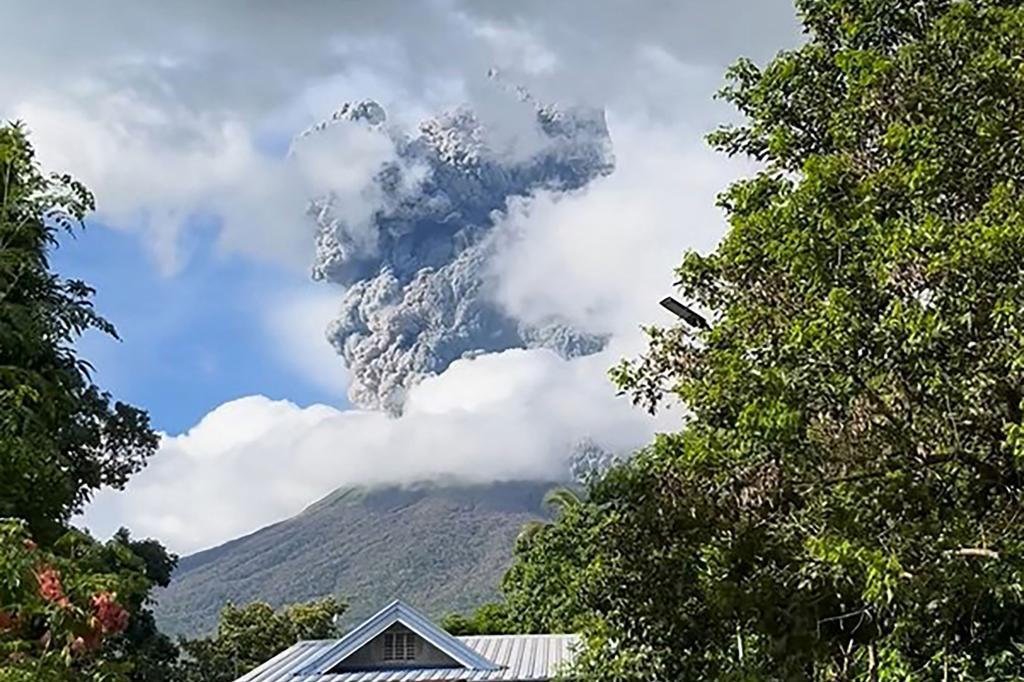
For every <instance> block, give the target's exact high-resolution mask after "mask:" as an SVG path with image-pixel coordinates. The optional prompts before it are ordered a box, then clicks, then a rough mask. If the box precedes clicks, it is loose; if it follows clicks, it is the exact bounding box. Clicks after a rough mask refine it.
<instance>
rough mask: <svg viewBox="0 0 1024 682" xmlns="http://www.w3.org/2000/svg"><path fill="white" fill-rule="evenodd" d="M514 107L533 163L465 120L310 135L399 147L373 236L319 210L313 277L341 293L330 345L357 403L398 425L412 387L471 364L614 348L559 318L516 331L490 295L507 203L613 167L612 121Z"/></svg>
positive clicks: (357, 111) (339, 120)
mask: <svg viewBox="0 0 1024 682" xmlns="http://www.w3.org/2000/svg"><path fill="white" fill-rule="evenodd" d="M509 104H510V106H511V107H519V108H520V109H521V111H518V112H517V111H512V112H511V113H512V114H513V115H522V116H528V117H530V118H529V121H528V123H529V126H530V128H532V130H531V131H530V132H531V133H532V139H531V140H530V144H528V145H526V146H527V148H528V151H527V152H525V153H517V154H515V155H512V154H510V153H508V151H507V150H502V151H496V150H500V149H502V147H501V144H500V143H497V138H495V137H494V136H492V135H490V134H489V132H488V128H486V127H485V126H484V125H483V124H482V123H481V121H480V120H479V118H478V117H477V116H476V115H474V113H473V112H472V111H470V110H469V109H466V108H460V109H457V110H455V111H453V112H450V113H447V114H445V115H442V116H439V117H437V118H435V119H432V120H429V121H426V122H424V123H422V124H421V125H420V127H419V130H418V131H417V132H415V133H413V134H409V133H406V132H404V131H401V130H399V129H396V128H393V127H390V126H389V125H388V121H387V116H386V113H385V111H384V109H383V108H382V107H380V106H379V105H378V104H376V103H375V102H372V101H366V102H362V103H359V104H354V105H346V106H344V107H342V108H341V109H339V110H338V112H336V113H335V114H334V115H333V116H332V117H331V119H330V120H329V121H326V122H324V123H322V124H319V125H318V126H315V127H314V128H312V129H310V130H309V131H307V132H306V133H304V136H307V137H310V138H311V139H309V140H307V141H306V142H305V143H315V141H316V140H315V137H314V136H315V135H317V134H318V133H321V132H323V131H324V130H326V129H328V128H330V127H331V126H336V125H362V126H367V127H369V128H370V129H371V130H373V131H374V132H375V133H378V134H381V135H386V136H388V137H389V139H390V140H391V142H392V143H393V144H394V148H395V159H394V160H393V161H391V162H388V163H385V164H384V165H383V166H382V167H381V168H380V170H379V172H378V173H377V174H376V176H375V177H374V179H373V183H372V186H373V197H374V200H375V207H374V210H373V211H372V215H371V216H370V219H369V224H368V225H359V226H355V225H350V224H348V223H346V222H345V220H344V219H342V218H341V217H339V216H340V215H341V214H342V213H343V211H342V210H340V209H341V208H342V207H339V206H338V205H337V198H336V197H334V196H332V195H330V194H326V195H324V196H320V197H317V198H315V199H314V200H313V201H312V202H311V206H310V213H311V215H312V216H313V218H314V221H315V226H316V246H317V251H316V259H315V262H314V264H313V277H314V278H315V279H318V280H325V281H328V282H333V283H335V284H339V285H342V286H343V287H344V291H345V293H344V296H343V298H342V301H341V305H340V309H339V313H338V316H337V318H336V319H335V320H334V321H333V322H332V323H331V324H330V326H329V329H328V330H327V336H328V339H329V341H330V342H331V344H332V345H333V346H334V347H335V348H336V349H337V351H338V352H339V354H340V355H341V356H342V358H343V360H344V362H345V364H346V366H347V367H348V369H349V371H350V373H351V377H352V383H351V387H350V389H349V399H350V400H351V401H352V403H353V404H355V405H357V406H360V407H363V408H368V409H383V410H387V411H389V412H391V413H394V414H397V413H400V412H401V407H402V403H403V400H404V396H405V393H406V391H407V390H408V389H409V388H410V387H411V386H412V385H414V384H415V383H416V382H418V381H420V380H421V379H423V378H424V377H427V376H430V375H434V374H438V373H441V372H443V371H444V370H445V369H446V368H447V367H448V366H449V365H450V364H451V363H452V362H454V361H455V360H458V359H459V358H462V357H466V356H470V355H473V354H479V353H486V352H496V351H502V350H506V349H509V348H531V347H545V348H551V349H553V350H555V351H556V352H558V353H559V354H561V355H562V356H564V357H573V356H579V355H586V354H590V353H595V352H597V351H599V350H600V349H601V348H602V347H603V346H604V343H605V339H604V338H602V337H599V336H595V335H592V334H588V333H586V332H584V331H581V330H577V329H573V328H572V327H570V326H569V325H567V324H566V323H565V321H563V320H560V319H556V318H552V319H550V320H545V321H544V322H543V323H541V324H537V323H533V324H526V323H524V322H522V321H520V320H517V319H514V318H513V317H510V316H509V315H508V314H507V313H506V312H505V311H503V310H502V309H501V308H500V307H499V306H498V305H497V304H496V303H495V302H494V301H493V300H492V298H491V297H490V296H489V295H488V291H487V277H486V273H487V267H488V262H489V260H490V258H491V257H492V255H493V253H494V249H495V248H496V240H495V239H494V230H495V226H496V224H497V223H498V222H499V221H500V218H501V216H502V214H503V212H504V211H505V210H506V209H507V205H508V202H509V200H510V199H515V198H521V197H529V196H530V195H532V194H533V193H534V192H537V191H538V190H549V191H556V192H571V191H574V190H578V189H580V188H582V187H584V186H585V185H587V184H588V183H589V182H591V181H592V180H594V179H595V178H597V177H600V176H602V175H606V174H608V173H610V172H612V170H613V168H614V158H613V155H612V151H611V141H610V138H609V135H608V130H607V127H606V125H605V120H604V113H603V112H602V111H600V110H593V109H587V108H579V107H574V108H558V107H553V106H540V105H538V104H536V103H535V102H534V101H532V100H531V99H530V98H529V97H528V96H520V97H518V98H517V99H516V100H515V101H512V102H510V103H509ZM492 142H493V143H492ZM519 149H520V152H521V149H522V146H520V147H519Z"/></svg>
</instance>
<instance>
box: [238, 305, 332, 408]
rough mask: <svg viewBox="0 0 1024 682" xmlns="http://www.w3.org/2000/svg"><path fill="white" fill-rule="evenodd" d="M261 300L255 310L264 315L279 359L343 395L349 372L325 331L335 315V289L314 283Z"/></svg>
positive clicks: (327, 388)
mask: <svg viewBox="0 0 1024 682" xmlns="http://www.w3.org/2000/svg"><path fill="white" fill-rule="evenodd" d="M262 303H263V305H261V306H260V312H258V313H257V314H260V315H262V316H263V317H264V326H265V328H266V330H267V332H268V334H269V335H270V338H271V341H272V343H273V345H274V350H275V352H276V354H277V357H278V358H279V361H280V362H281V363H282V364H284V365H286V366H290V367H292V368H293V369H295V370H297V371H298V372H299V373H300V375H301V376H303V377H305V378H306V380H307V381H309V382H310V383H312V384H314V385H316V386H320V387H321V388H324V389H326V390H328V391H330V392H332V393H334V394H335V395H338V396H343V395H345V391H346V390H347V389H348V384H349V375H348V372H346V371H345V367H344V364H343V362H342V360H341V358H340V357H339V356H338V353H337V351H335V350H334V348H333V347H332V346H331V344H330V343H329V342H328V341H327V334H326V331H325V330H326V329H327V325H328V324H329V323H330V321H331V320H333V319H334V317H335V316H336V315H337V312H338V292H337V291H336V290H335V289H334V288H333V287H328V286H326V285H313V286H309V287H303V288H301V289H295V290H292V291H288V292H283V293H279V294H275V295H273V296H271V297H270V299H269V300H265V301H263V302H262Z"/></svg>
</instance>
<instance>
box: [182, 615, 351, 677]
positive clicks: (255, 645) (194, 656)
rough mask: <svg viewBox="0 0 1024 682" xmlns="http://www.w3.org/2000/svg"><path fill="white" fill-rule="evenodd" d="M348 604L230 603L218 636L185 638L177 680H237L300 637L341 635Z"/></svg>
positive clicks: (218, 630)
mask: <svg viewBox="0 0 1024 682" xmlns="http://www.w3.org/2000/svg"><path fill="white" fill-rule="evenodd" d="M346 606H347V605H346V604H345V603H344V602H341V601H338V600H336V599H334V598H333V597H327V598H325V599H321V600H317V601H311V602H308V603H304V604H296V605H293V606H289V607H287V608H285V609H283V610H281V611H274V609H273V608H271V607H270V606H269V605H268V604H265V603H262V602H255V603H252V604H249V605H247V606H243V607H241V608H239V607H235V606H233V605H231V604H228V605H226V606H225V607H224V609H223V610H222V611H221V614H220V623H219V625H218V626H217V632H216V634H215V635H214V636H212V637H207V638H204V639H196V640H182V642H181V649H182V652H183V654H184V656H183V660H182V663H181V666H180V672H179V674H178V676H177V677H176V678H175V679H177V680H182V681H183V682H233V680H235V679H237V678H238V677H240V676H242V675H244V674H245V673H247V672H249V671H250V670H252V669H253V668H255V667H257V666H259V665H260V664H262V663H264V662H266V661H268V660H270V659H271V658H273V657H274V656H276V655H277V654H278V653H280V652H281V651H283V650H284V649H287V648H288V647H289V646H291V645H292V644H294V643H296V642H297V641H299V640H303V639H328V638H331V637H336V636H337V635H338V633H337V631H336V629H335V621H336V619H337V617H338V616H340V615H341V614H342V613H344V611H345V609H346Z"/></svg>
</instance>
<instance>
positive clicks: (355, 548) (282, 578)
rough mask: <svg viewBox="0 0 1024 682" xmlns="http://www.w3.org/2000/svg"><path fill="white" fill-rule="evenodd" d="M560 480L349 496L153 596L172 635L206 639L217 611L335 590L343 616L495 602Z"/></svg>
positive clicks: (202, 560) (359, 491) (188, 560)
mask: <svg viewBox="0 0 1024 682" xmlns="http://www.w3.org/2000/svg"><path fill="white" fill-rule="evenodd" d="M554 485H557V484H555V483H541V482H513V483H495V484H486V485H439V484H421V485H415V486H411V487H406V488H398V487H386V488H375V489H364V488H345V489H340V490H337V491H335V492H334V493H332V494H330V495H328V496H327V497H325V498H324V499H322V500H320V501H318V502H316V503H314V504H312V505H310V506H309V507H308V508H307V509H306V510H304V511H303V512H302V513H300V514H298V515H297V516H294V517H292V518H290V519H286V520H284V521H281V522H279V523H276V524H274V525H272V526H268V527H266V528H263V529H261V530H258V531H256V532H255V533H252V534H251V535H247V536H245V537H241V538H238V539H236V540H232V541H230V542H227V543H225V544H223V545H220V546H218V547H214V548H211V549H208V550H204V551H202V552H198V553H196V554H193V555H191V556H187V557H184V558H183V559H182V560H181V563H180V565H179V567H178V569H177V571H176V572H175V575H174V579H173V582H172V583H171V585H170V586H169V587H168V588H167V589H166V590H161V591H160V593H159V594H158V595H157V597H158V599H159V604H158V606H157V608H156V615H157V619H158V621H159V623H160V626H161V628H162V629H164V630H165V631H166V632H169V633H173V634H188V635H195V634H199V633H205V632H208V631H210V630H211V629H212V628H213V627H214V626H215V625H216V622H217V614H218V612H219V611H220V608H221V606H222V605H223V604H224V603H225V602H227V601H232V602H234V603H236V604H242V603H247V602H250V601H253V600H263V601H267V602H269V603H271V604H272V605H274V606H279V605H282V604H289V603H294V602H298V601H304V600H307V599H312V598H314V597H318V596H323V595H327V594H340V595H343V596H345V597H347V598H348V599H349V600H350V602H351V607H350V611H349V613H348V614H346V620H348V621H355V620H357V619H359V618H361V617H364V616H367V615H370V614H371V613H372V612H373V611H374V610H376V609H377V608H379V607H380V606H382V605H383V604H385V603H386V602H388V601H389V600H391V599H393V598H401V599H404V600H406V601H408V602H409V603H411V604H414V605H416V607H417V608H421V609H423V610H424V611H425V612H426V613H427V614H428V615H430V616H435V617H436V616H440V615H441V614H443V613H446V612H449V611H454V610H462V609H466V608H469V607H472V606H474V605H476V604H479V603H480V602H482V601H484V600H487V599H490V598H493V597H494V596H495V592H496V588H497V585H498V583H499V581H500V579H501V576H502V574H503V573H504V571H505V569H506V568H507V567H508V564H509V561H510V559H511V555H512V549H513V545H514V542H515V537H516V534H517V533H518V532H519V530H520V528H521V527H522V525H523V524H524V523H526V522H527V521H530V520H533V519H536V518H538V517H539V516H540V512H541V505H542V499H543V497H544V493H545V492H547V491H548V490H549V489H550V488H551V487H552V486H554Z"/></svg>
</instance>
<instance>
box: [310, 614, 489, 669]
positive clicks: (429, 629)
mask: <svg viewBox="0 0 1024 682" xmlns="http://www.w3.org/2000/svg"><path fill="white" fill-rule="evenodd" d="M395 623H401V624H403V625H405V626H406V627H407V628H409V629H410V630H412V631H413V632H415V633H416V634H418V635H419V636H420V637H422V638H423V639H425V640H426V641H428V642H429V643H430V644H432V645H433V646H435V647H437V648H438V649H439V650H440V651H441V652H442V653H444V654H445V655H446V656H448V657H449V658H450V659H452V660H453V661H455V662H456V663H458V664H460V665H461V666H462V667H463V668H466V669H468V670H497V669H498V668H499V666H497V665H495V664H494V663H493V662H492V661H489V660H488V659H487V658H485V657H484V656H483V655H481V654H480V653H479V652H478V651H476V650H474V649H473V648H472V647H470V646H469V645H468V644H466V643H465V642H463V641H462V640H460V639H459V638H457V637H454V636H453V635H450V634H449V633H447V632H445V631H444V630H442V629H441V628H439V627H437V626H436V625H434V624H433V623H432V622H430V620H428V619H427V618H426V616H424V615H423V614H421V613H420V612H419V611H417V610H416V609H414V608H412V607H411V606H409V605H408V604H405V603H404V602H402V601H401V600H399V599H395V600H393V601H391V603H389V604H388V605H387V606H385V607H384V608H383V609H381V610H380V611H378V612H377V613H375V614H374V615H373V616H371V617H370V618H368V619H367V620H365V621H363V622H362V623H360V624H359V625H357V626H356V627H355V628H353V629H352V630H350V631H349V632H348V633H347V634H345V636H344V637H342V638H341V639H339V640H337V641H336V642H335V643H334V644H333V645H329V648H328V649H327V651H326V652H324V653H323V654H322V655H319V656H316V657H315V658H314V659H313V660H312V661H310V662H309V663H308V664H307V665H305V666H304V667H303V669H302V670H301V671H300V673H302V674H307V675H309V674H313V675H323V674H326V673H327V672H328V671H330V670H331V669H332V668H334V667H335V666H336V665H338V664H339V663H341V662H342V661H344V660H345V659H347V658H348V657H349V656H351V655H352V654H354V653H355V652H356V651H359V650H360V649H362V648H363V647H364V646H366V645H367V644H368V643H369V642H370V641H372V640H373V639H374V638H375V637H377V636H378V635H380V634H381V633H382V632H384V630H386V629H387V628H389V627H391V626H392V625H394V624H395ZM325 641H327V642H330V640H325Z"/></svg>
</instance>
